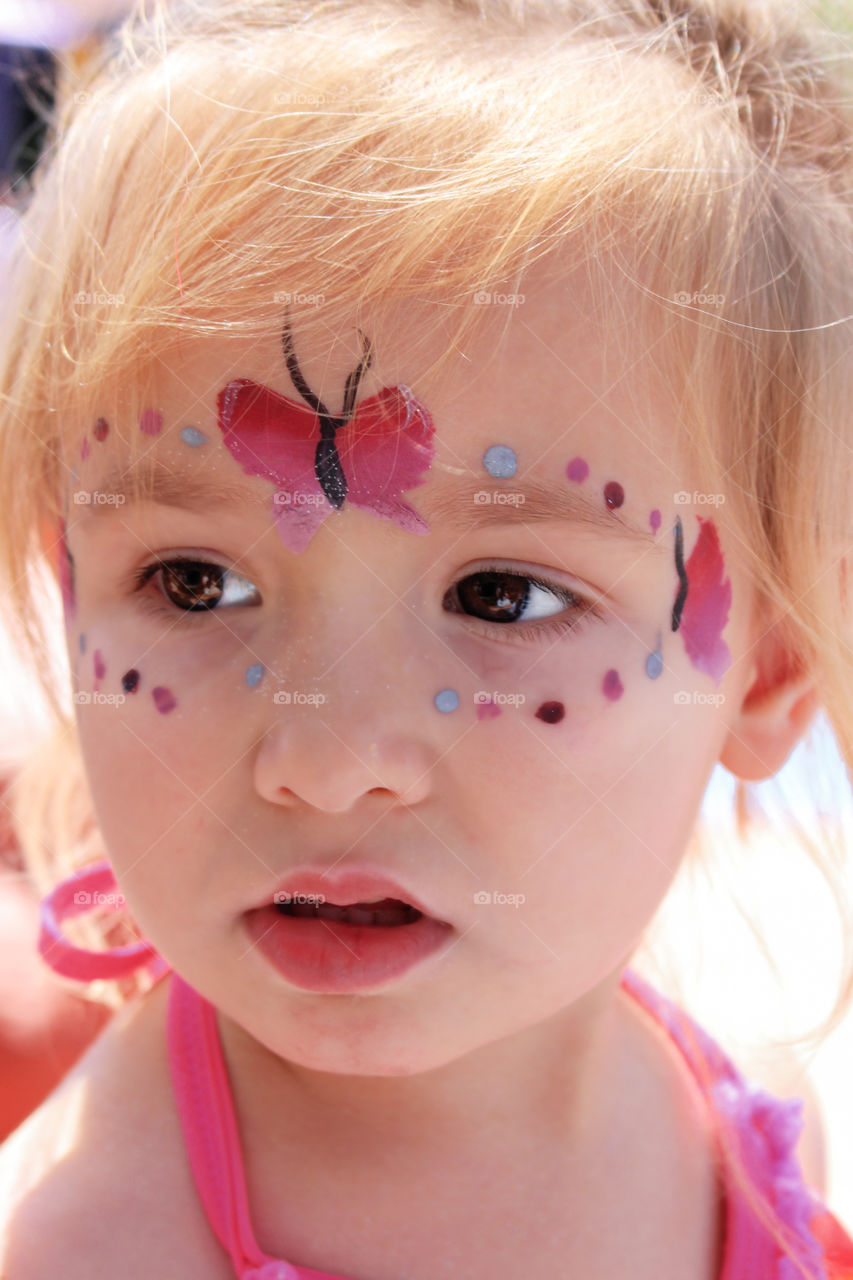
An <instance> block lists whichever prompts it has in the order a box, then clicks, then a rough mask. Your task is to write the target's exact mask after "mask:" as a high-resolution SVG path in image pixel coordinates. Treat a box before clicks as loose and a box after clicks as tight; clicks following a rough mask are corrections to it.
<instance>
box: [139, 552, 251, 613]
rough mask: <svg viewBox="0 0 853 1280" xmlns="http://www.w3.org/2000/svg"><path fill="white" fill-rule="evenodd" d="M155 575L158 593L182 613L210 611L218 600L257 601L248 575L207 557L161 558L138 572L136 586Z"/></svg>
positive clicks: (214, 609)
mask: <svg viewBox="0 0 853 1280" xmlns="http://www.w3.org/2000/svg"><path fill="white" fill-rule="evenodd" d="M158 575H159V586H160V592H159V593H160V595H162V596H165V597H166V599H167V600H168V601H169V602H170V604H173V605H174V606H175V607H176V608H177V609H180V610H182V611H183V612H184V613H202V612H206V613H211V612H214V611H216V610H217V608H218V606H220V605H221V604H226V605H233V604H238V605H239V604H245V605H256V604H260V598H259V593H258V591H257V588H256V587H255V586H254V585H253V584H252V583H251V582H249V580H248V578H244V577H243V576H242V575H241V574H238V573H236V572H235V571H234V570H233V569H227V568H225V566H224V565H221V564H215V563H214V562H212V561H209V560H191V559H176V560H161V561H157V562H156V563H155V564H151V565H147V566H146V567H145V568H144V569H143V570H142V572H141V573H140V574H139V575H138V579H137V582H138V586H137V589H139V590H141V589H142V587H143V586H144V585H145V583H146V582H147V581H148V580H149V578H157V577H158ZM253 596H254V597H255V598H252V597H253Z"/></svg>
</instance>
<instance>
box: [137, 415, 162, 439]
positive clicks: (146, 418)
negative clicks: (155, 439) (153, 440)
mask: <svg viewBox="0 0 853 1280" xmlns="http://www.w3.org/2000/svg"><path fill="white" fill-rule="evenodd" d="M162 426H163V415H162V413H160V412H159V410H157V409H146V410H145V412H144V413H143V415H142V417H141V418H140V419H139V430H140V431H142V432H144V433H145V435H147V436H157V435H159V434H160V431H161V429H162Z"/></svg>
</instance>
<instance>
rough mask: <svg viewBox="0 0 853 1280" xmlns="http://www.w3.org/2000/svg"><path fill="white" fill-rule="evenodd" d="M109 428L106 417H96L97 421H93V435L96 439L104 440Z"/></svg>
mask: <svg viewBox="0 0 853 1280" xmlns="http://www.w3.org/2000/svg"><path fill="white" fill-rule="evenodd" d="M109 430H110V424H109V423H108V422H107V420H106V418H98V421H97V422H96V423H95V430H94V432H93V435H94V437H95V439H96V440H106V438H107V436H108V435H109Z"/></svg>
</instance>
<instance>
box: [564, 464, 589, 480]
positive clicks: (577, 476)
mask: <svg viewBox="0 0 853 1280" xmlns="http://www.w3.org/2000/svg"><path fill="white" fill-rule="evenodd" d="M566 475H567V476H568V477H569V479H570V480H576V481H577V482H578V484H583V482H584V480H586V478H587V476H588V475H589V464H588V463H586V462H585V461H584V460H583V458H572V460H571V462H570V463H569V465H568V466H567V467H566Z"/></svg>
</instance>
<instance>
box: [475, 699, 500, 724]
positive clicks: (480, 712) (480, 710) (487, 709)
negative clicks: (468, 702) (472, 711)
mask: <svg viewBox="0 0 853 1280" xmlns="http://www.w3.org/2000/svg"><path fill="white" fill-rule="evenodd" d="M500 713H501V709H500V707H499V706H498V704H497V703H496V702H492V700H491V698H489V699H488V701H487V702H478V703H477V719H478V720H494V718H495V716H499V715H500Z"/></svg>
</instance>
